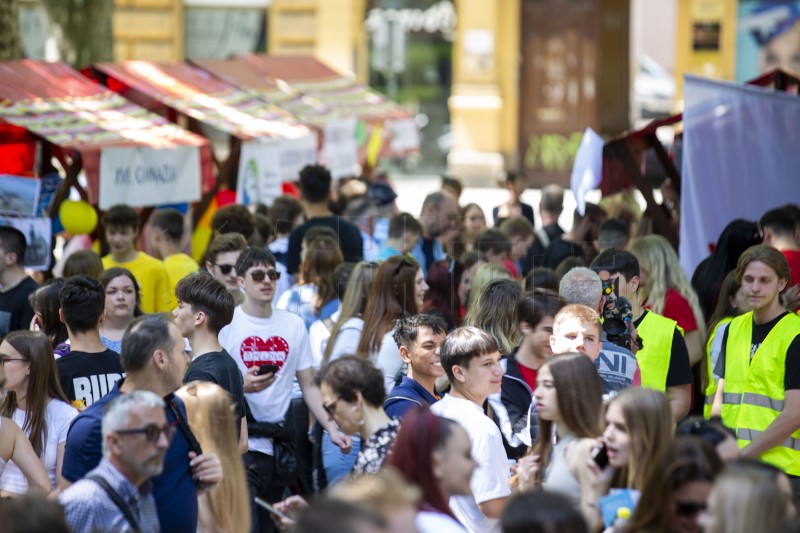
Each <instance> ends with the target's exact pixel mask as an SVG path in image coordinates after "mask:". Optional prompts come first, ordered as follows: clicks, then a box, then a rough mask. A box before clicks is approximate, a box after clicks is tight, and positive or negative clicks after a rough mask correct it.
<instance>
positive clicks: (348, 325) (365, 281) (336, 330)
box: [309, 261, 378, 366]
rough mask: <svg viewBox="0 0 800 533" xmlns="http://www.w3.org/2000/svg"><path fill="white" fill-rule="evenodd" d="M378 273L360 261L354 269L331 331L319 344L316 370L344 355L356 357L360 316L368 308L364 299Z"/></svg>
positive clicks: (375, 265) (362, 326)
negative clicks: (317, 367) (319, 353)
mask: <svg viewBox="0 0 800 533" xmlns="http://www.w3.org/2000/svg"><path fill="white" fill-rule="evenodd" d="M377 271H378V264H377V263H366V262H364V261H362V262H360V263H358V264H357V265H356V266H355V267H353V272H351V273H350V277H349V278H348V279H347V288H346V289H345V291H344V296H343V297H342V304H341V306H340V307H339V311H337V313H335V314H334V316H332V317H331V318H334V317H335V319H334V320H333V325H332V326H331V328H330V336H329V337H328V338H327V339H325V340H324V341H323V342H322V347H321V348H322V349H321V352H322V357H321V358H320V361H319V362H318V365H317V366H320V365H326V364H328V363H329V362H331V361H335V360H336V359H338V358H340V357H341V356H343V355H352V354H355V353H356V350H357V349H358V341H359V339H360V338H361V330H362V329H363V328H364V319H363V316H364V311H365V310H366V308H367V297H368V296H369V291H370V289H371V288H372V282H373V281H374V280H375V273H376V272H377ZM309 336H310V334H309ZM311 349H312V350H313V349H314V347H313V346H312V348H311Z"/></svg>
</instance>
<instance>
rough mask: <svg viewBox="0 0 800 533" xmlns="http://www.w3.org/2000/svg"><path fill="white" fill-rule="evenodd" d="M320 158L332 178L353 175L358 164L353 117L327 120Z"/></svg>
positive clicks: (354, 119) (354, 120)
mask: <svg viewBox="0 0 800 533" xmlns="http://www.w3.org/2000/svg"><path fill="white" fill-rule="evenodd" d="M322 159H323V162H324V164H325V166H326V167H328V170H330V171H331V176H333V179H339V178H345V177H347V176H352V175H353V173H354V172H355V169H356V166H357V165H358V144H357V142H356V118H355V117H350V118H343V119H337V120H329V121H328V123H327V124H325V137H324V143H323V145H322Z"/></svg>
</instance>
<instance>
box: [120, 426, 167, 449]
mask: <svg viewBox="0 0 800 533" xmlns="http://www.w3.org/2000/svg"><path fill="white" fill-rule="evenodd" d="M114 433H118V434H120V435H139V434H143V435H144V438H146V439H147V442H150V443H153V444H155V443H157V442H158V437H159V435H161V434H162V433H163V434H164V437H166V438H167V441H168V442H169V441H171V440H172V437H173V436H175V426H173V425H172V424H164V425H163V426H157V425H155V424H149V425H147V426H145V427H143V428H139V429H118V430H117V431H115V432H114Z"/></svg>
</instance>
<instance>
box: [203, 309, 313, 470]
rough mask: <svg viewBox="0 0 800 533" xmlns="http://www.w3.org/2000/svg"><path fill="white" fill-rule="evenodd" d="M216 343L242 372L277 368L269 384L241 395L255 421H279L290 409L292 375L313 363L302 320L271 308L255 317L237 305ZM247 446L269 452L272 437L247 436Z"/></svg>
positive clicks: (253, 449) (269, 453) (257, 450)
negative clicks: (267, 314)
mask: <svg viewBox="0 0 800 533" xmlns="http://www.w3.org/2000/svg"><path fill="white" fill-rule="evenodd" d="M219 342H220V344H222V346H223V347H224V348H225V349H226V350H227V351H228V353H229V354H231V357H233V359H234V361H236V364H237V365H238V366H239V370H241V372H242V375H244V374H246V373H247V369H248V368H251V367H253V366H257V365H265V364H274V365H277V366H278V367H280V368H279V370H278V372H277V374H276V376H275V381H274V382H273V384H272V385H270V386H269V387H267V388H266V389H264V390H263V391H261V392H246V393H245V395H244V396H245V398H246V399H247V404H248V405H249V406H250V411H251V412H252V413H253V416H254V417H255V419H256V420H260V421H263V422H282V421H283V420H284V418H285V416H286V411H287V410H288V409H289V402H290V401H291V391H292V381H293V380H294V378H295V374H296V373H297V372H298V371H300V370H305V369H307V368H311V366H312V359H311V348H310V347H309V344H308V333H307V332H306V326H305V324H304V323H303V319H301V318H300V317H299V316H297V315H294V314H292V313H289V312H287V311H281V310H279V309H273V310H272V316H271V317H269V318H258V317H254V316H250V315H248V314H247V313H245V312H244V311H243V310H242V307H241V306H238V307H236V310H235V311H234V312H233V320H232V321H231V323H230V324H228V325H227V326H225V327H224V328H222V331H220V333H219ZM248 448H249V449H250V450H252V451H256V452H261V453H265V454H267V455H272V439H266V438H261V437H250V438H249V439H248Z"/></svg>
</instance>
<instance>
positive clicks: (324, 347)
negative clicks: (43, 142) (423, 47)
mask: <svg viewBox="0 0 800 533" xmlns="http://www.w3.org/2000/svg"><path fill="white" fill-rule="evenodd" d="M506 187H507V189H508V193H509V198H508V201H507V202H505V203H504V204H502V205H500V206H498V207H497V208H495V209H494V210H493V212H492V218H493V222H494V224H493V226H492V227H491V228H489V227H487V223H486V217H485V215H484V213H483V211H482V209H481V208H480V206H478V205H476V204H468V205H465V206H463V207H462V206H460V204H459V195H460V194H461V184H460V182H459V181H458V180H457V179H453V178H450V177H446V178H444V179H443V181H442V187H441V190H439V191H436V192H433V193H431V194H429V195H428V196H427V197H426V198H425V199H424V202H423V204H422V209H421V212H420V213H419V215H418V216H414V215H412V214H410V213H402V212H398V211H399V210H398V209H397V207H396V204H395V200H396V195H395V193H394V192H393V190H392V187H391V183H390V182H389V181H388V180H387V178H386V177H385V176H382V177H378V178H376V179H373V180H370V179H366V178H364V179H352V180H346V182H344V183H337V184H334V183H333V180H332V179H331V175H330V173H329V172H328V171H327V169H325V168H324V167H322V166H317V165H314V166H308V167H305V168H304V169H303V170H302V171H301V173H300V176H299V191H300V198H296V197H294V196H290V195H286V196H281V197H279V198H278V199H276V200H275V201H274V203H273V204H272V205H270V206H263V205H259V206H252V207H250V208H248V207H245V206H241V205H229V206H225V207H222V208H220V209H218V210H217V211H216V213H215V214H214V216H213V218H212V220H211V226H212V229H213V235H212V238H211V241H210V242H209V244H208V246H207V248H206V249H205V250H204V251H203V254H202V257H199V258H198V260H195V258H193V257H191V256H190V255H188V254H186V253H184V252H183V250H185V249H186V245H187V241H188V240H189V235H188V234H189V231H188V228H189V224H188V221H187V219H186V217H185V215H184V214H182V213H181V212H180V211H178V210H175V209H159V210H156V211H155V212H154V213H153V214H152V216H150V218H149V220H147V221H141V220H140V214H139V213H137V211H136V210H135V209H133V208H131V207H129V206H126V205H117V206H114V207H112V208H110V209H109V210H107V211H106V212H105V213H104V214H103V216H102V231H101V233H102V234H101V238H100V239H99V240H98V243H97V244H96V246H97V248H96V249H90V250H80V251H76V252H74V253H71V254H69V255H68V256H65V257H64V258H63V265H61V266H60V268H59V271H61V272H62V273H63V276H62V277H58V278H53V279H48V280H47V281H44V282H43V283H42V284H41V285H40V284H39V283H37V281H36V280H34V279H33V278H32V277H30V276H29V275H28V273H26V271H25V269H24V268H23V262H24V257H25V251H26V242H25V237H24V235H23V234H22V233H20V232H19V231H18V230H16V229H14V228H11V227H5V226H4V227H0V285H2V292H0V335H2V342H1V343H0V359H2V365H0V388H2V389H3V390H4V391H5V396H4V397H3V399H2V402H0V415H2V418H0V498H1V499H0V524H4V525H8V527H9V528H10V529H8V531H19V532H23V531H25V532H36V531H48V532H50V531H53V532H62V531H63V532H72V533H83V532H86V533H90V532H103V531H109V532H111V531H113V532H119V531H122V532H127V531H131V532H132V531H140V532H158V531H162V532H167V533H172V532H175V533H182V532H186V533H195V532H203V533H215V532H226V533H240V532H248V531H253V532H271V531H275V530H277V529H284V528H287V529H291V530H292V531H295V532H298V533H312V532H313V533H325V532H331V533H333V532H343V531H353V532H363V533H367V532H374V533H387V532H392V533H404V532H415V531H419V532H420V533H450V532H471V533H484V532H487V533H488V532H495V531H496V532H500V531H503V532H507V533H511V532H523V531H524V532H535V531H542V532H544V531H563V532H575V533H583V532H589V531H593V532H594V531H613V532H614V533H625V532H629V531H630V532H639V531H641V532H652V533H693V532H694V533H697V532H700V531H705V532H706V533H738V532H751V531H764V532H773V531H775V532H790V531H800V522H799V521H798V520H797V519H796V518H795V514H796V505H797V503H798V500H799V499H800V318H798V316H797V314H796V311H797V310H798V309H800V284H799V282H800V208H798V207H797V206H795V205H791V204H790V205H785V206H782V207H777V208H775V209H772V210H770V211H769V212H767V213H765V214H764V216H763V217H762V218H761V219H760V220H759V221H757V222H756V221H746V220H735V221H733V222H731V223H730V224H729V225H728V226H727V227H726V228H725V230H724V231H723V232H722V234H721V235H720V238H719V241H718V242H717V243H716V245H715V246H713V251H712V252H711V253H710V255H709V257H708V258H707V259H706V260H704V261H703V262H702V263H701V264H700V265H699V266H698V268H697V270H696V272H694V275H693V276H691V277H689V276H686V275H685V274H684V272H683V270H682V269H681V267H680V265H679V264H678V256H677V253H676V252H675V249H674V248H673V247H672V245H671V244H670V243H669V242H668V241H667V240H666V239H665V238H663V237H661V236H659V235H655V234H648V233H647V228H648V225H647V224H646V223H644V222H641V219H640V216H639V215H638V214H637V212H636V208H635V207H633V206H631V204H630V203H628V202H626V201H625V200H624V199H621V198H613V197H612V198H607V199H604V200H603V202H601V204H600V205H594V204H587V205H586V209H585V210H584V212H583V213H578V212H577V211H576V212H575V214H574V217H573V225H572V227H571V228H569V229H568V231H566V230H565V229H562V228H561V227H560V226H559V223H558V220H559V216H560V214H561V211H562V210H563V195H564V191H563V189H561V188H560V187H557V186H548V187H546V188H544V189H543V190H542V200H541V204H540V206H539V216H538V218H539V219H540V220H541V223H540V227H539V228H536V227H535V223H534V208H533V207H532V206H530V205H527V204H524V203H522V201H521V194H522V192H523V191H524V189H525V185H524V180H523V179H522V178H521V177H519V176H515V175H509V176H508V177H507V179H506ZM646 216H647V213H645V214H644V217H645V218H646ZM98 252H100V253H98ZM148 252H150V253H148ZM151 254H152V255H151ZM39 281H42V280H39ZM4 530H6V529H4Z"/></svg>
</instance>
